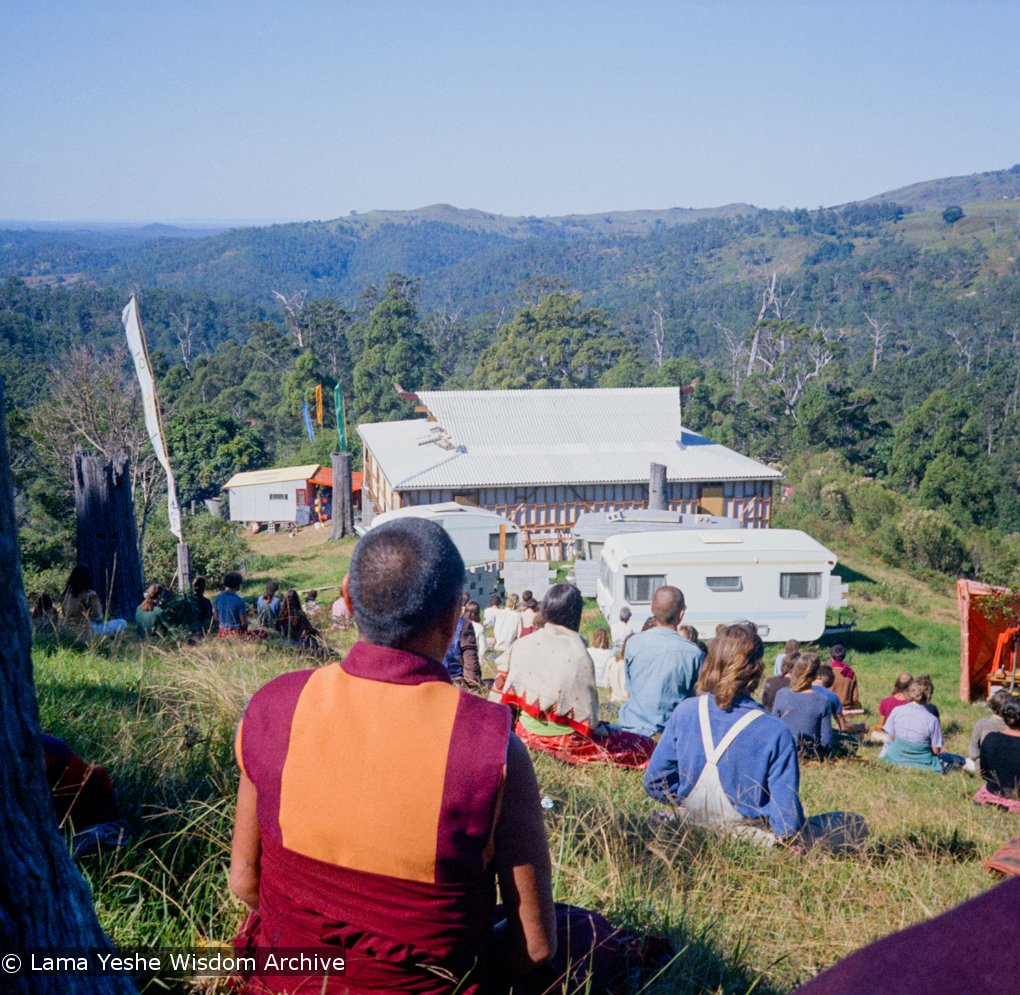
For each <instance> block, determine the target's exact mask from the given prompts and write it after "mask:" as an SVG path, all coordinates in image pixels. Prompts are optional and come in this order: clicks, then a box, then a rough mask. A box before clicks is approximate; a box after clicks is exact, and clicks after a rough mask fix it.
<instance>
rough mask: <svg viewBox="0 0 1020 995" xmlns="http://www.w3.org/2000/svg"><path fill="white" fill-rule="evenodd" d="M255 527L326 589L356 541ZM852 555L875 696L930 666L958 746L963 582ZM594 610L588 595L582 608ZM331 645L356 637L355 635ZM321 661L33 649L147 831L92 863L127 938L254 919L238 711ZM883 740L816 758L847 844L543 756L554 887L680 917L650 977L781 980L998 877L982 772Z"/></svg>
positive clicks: (45, 704)
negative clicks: (242, 820) (812, 848)
mask: <svg viewBox="0 0 1020 995" xmlns="http://www.w3.org/2000/svg"><path fill="white" fill-rule="evenodd" d="M251 545H252V556H251V558H250V563H249V567H250V574H249V583H248V585H247V587H246V593H251V594H253V593H254V592H255V591H256V590H257V589H258V587H259V586H260V584H261V582H262V581H264V580H265V579H267V578H269V577H276V578H277V579H279V580H281V581H282V582H283V584H284V585H286V586H297V587H302V588H304V587H309V586H317V587H320V588H323V589H325V588H326V587H327V586H328V585H330V584H335V583H336V581H337V578H338V575H339V574H340V573H341V572H342V571H343V570H344V569H345V567H346V561H347V559H348V558H349V554H350V550H351V548H352V545H351V543H343V544H339V545H332V544H328V543H327V542H326V541H325V534H324V533H323V532H317V531H316V530H312V529H309V530H305V531H304V532H302V533H301V534H300V535H299V536H298V537H296V538H291V537H289V536H279V535H278V536H273V537H269V536H259V537H256V538H254V539H253V540H252V541H251ZM841 559H842V561H843V565H842V566H841V569H842V570H843V573H844V576H845V578H846V579H848V580H849V582H850V597H851V602H852V604H853V606H854V607H855V608H857V610H858V612H859V619H860V621H859V625H858V628H857V630H856V631H855V632H854V633H853V634H852V635H850V636H849V637H847V638H844V640H843V641H844V642H845V643H846V644H847V645H848V646H849V648H850V650H851V658H852V662H853V664H854V666H855V668H856V669H857V672H858V675H859V679H860V683H861V688H862V697H863V699H864V703H865V705H866V706H867V707H868V708H869V709H870V710H871V712H872V714H874V710H875V708H876V706H877V703H878V700H879V699H880V698H881V697H882V696H884V695H885V693H886V692H887V689H888V688H889V687H890V686H891V684H892V681H893V679H894V677H895V676H896V675H897V674H898V673H899V672H900V671H901V670H904V669H907V670H910V671H912V672H914V673H918V672H924V671H928V672H930V673H931V674H932V675H933V677H934V680H935V685H936V701H937V703H938V705H939V707H940V708H941V709H942V716H943V725H944V730H945V733H946V740H947V747H948V749H950V750H954V751H957V752H962V751H964V750H965V746H966V741H967V737H968V735H969V731H970V728H971V726H972V725H973V723H974V721H975V720H976V719H977V718H978V717H980V716H981V715H982V714H984V710H983V709H982V708H981V707H980V706H973V705H965V704H963V703H961V702H959V701H958V700H957V699H956V695H955V687H956V683H957V678H958V660H959V641H958V640H959V635H958V629H957V626H956V624H955V622H954V610H953V600H952V591H951V590H950V589H949V585H948V584H946V585H942V586H939V587H934V588H933V587H930V586H927V585H925V584H923V583H922V582H920V581H917V580H915V579H914V578H911V577H908V576H906V575H903V574H900V573H899V572H898V571H896V570H893V569H891V568H888V567H880V566H879V565H878V564H876V563H875V562H873V561H872V560H871V559H869V558H868V557H866V556H862V555H857V554H855V553H854V552H853V551H850V552H843V553H841ZM887 596H888V597H891V598H892V599H893V600H895V601H897V602H900V603H901V604H899V605H893V604H890V603H889V601H888V600H886V598H887ZM329 597H330V596H329V595H327V596H325V597H323V598H322V599H320V600H322V601H323V602H324V603H328V601H329ZM596 616H597V613H596V612H594V611H589V612H588V613H587V618H586V626H591V625H593V624H594V623H595V622H596V621H597V617H596ZM335 645H336V648H337V649H338V650H339V651H341V652H342V651H343V649H344V647H345V642H344V641H341V640H336V641H335ZM309 665H311V664H310V661H309V660H308V659H306V658H302V657H300V656H298V655H296V654H294V653H293V652H291V651H288V650H286V649H283V648H280V647H277V646H274V645H271V644H266V645H259V646H247V645H245V646H240V645H237V644H232V643H229V644H225V643H224V642H219V641H216V640H212V641H208V642H206V643H204V644H201V645H198V646H193V647H189V646H181V647H177V646H173V645H168V646H163V647H153V646H146V645H141V644H138V643H137V642H135V641H133V640H129V641H126V642H124V643H122V644H120V645H116V646H110V645H95V646H92V647H89V648H84V649H83V648H73V647H69V646H57V645H52V644H43V645H39V646H38V647H37V649H36V652H35V667H36V681H37V686H38V692H39V704H40V710H41V715H42V721H43V727H44V728H45V729H46V730H47V731H49V732H51V733H54V734H56V735H58V736H61V737H63V738H65V739H67V740H68V741H69V742H70V743H71V744H72V745H73V746H74V747H75V749H76V750H77V751H78V752H79V753H80V754H81V755H83V756H84V757H86V758H87V759H89V760H92V761H96V762H101V763H104V764H106V765H107V766H108V767H109V768H110V770H111V773H112V775H113V778H114V780H115V782H116V784H117V788H118V791H119V794H120V797H121V801H122V803H123V805H124V808H125V811H126V814H127V817H128V819H129V821H130V823H131V825H132V827H133V829H134V830H135V832H136V834H137V837H136V842H135V843H134V845H133V846H132V847H131V848H130V849H129V850H127V851H124V852H121V853H118V854H115V855H112V856H108V857H102V858H97V857H93V858H88V859H86V860H85V862H84V864H83V870H84V872H85V873H86V876H87V877H88V878H89V881H90V883H91V885H92V887H93V889H94V894H95V896H96V904H97V909H98V911H99V915H100V917H101V919H102V922H103V925H104V926H105V927H106V929H107V930H109V932H110V933H111V935H112V936H113V937H114V939H115V941H116V942H118V943H121V944H133V943H137V944H143V945H158V944H164V945H174V944H193V943H194V944H198V943H206V942H212V941H225V940H228V939H229V938H230V936H231V935H232V934H233V931H234V930H235V929H236V928H237V925H238V923H239V922H240V919H241V908H240V906H239V904H238V903H237V902H235V901H234V900H232V899H231V898H230V897H229V895H228V893H227V889H226V864H227V857H228V847H229V833H230V825H231V812H232V805H233V802H232V795H233V792H234V790H235V784H236V773H235V767H234V762H233V759H232V754H231V738H232V734H233V729H234V726H235V724H236V722H237V718H238V716H239V715H240V712H241V709H242V708H243V706H244V703H245V701H246V700H247V698H248V696H249V695H250V694H251V693H252V691H254V690H255V689H256V688H257V687H258V686H259V685H260V684H261V683H262V682H264V681H265V680H266V679H268V678H269V677H271V676H273V675H274V674H277V673H280V672H283V671H285V670H288V669H294V668H299V667H307V666H309ZM609 712H610V714H609V717H612V714H611V709H609ZM876 753H877V747H871V746H866V747H864V748H863V749H862V755H861V757H860V758H859V759H857V760H852V761H845V762H841V763H837V764H827V765H811V766H806V767H805V768H804V770H803V773H802V795H803V799H804V803H805V808H806V810H807V811H808V812H809V813H818V812H822V811H828V810H833V809H848V810H853V811H857V812H860V813H861V814H863V815H864V816H865V817H866V819H867V820H868V823H869V825H870V826H871V830H872V836H871V840H870V843H869V845H868V848H867V850H866V851H865V853H864V854H863V855H861V856H859V857H857V858H855V859H852V860H848V859H839V858H836V857H830V856H825V855H822V854H810V855H808V856H806V857H799V856H796V855H793V854H790V853H785V852H775V851H772V852H763V851H760V850H757V849H755V848H753V847H750V846H748V845H746V844H741V843H738V842H735V841H727V840H721V839H719V838H717V837H715V836H713V835H711V834H706V833H704V832H702V831H700V830H689V831H680V830H678V829H676V828H675V827H672V826H670V825H669V824H667V823H664V822H663V821H661V819H660V818H659V813H660V812H661V811H663V809H662V808H661V807H660V806H657V805H656V804H654V803H652V802H651V801H650V800H648V799H647V798H646V797H645V796H644V794H643V792H642V791H641V787H640V776H639V775H638V774H636V773H635V772H631V771H622V770H609V769H605V768H598V767H591V768H588V769H580V770H579V769H574V768H570V767H567V766H565V765H562V764H559V763H557V762H556V761H554V760H552V759H551V758H548V757H543V756H539V757H537V758H536V769H537V772H538V777H539V781H540V785H541V789H542V791H543V793H544V794H545V795H546V796H548V798H550V799H551V800H552V807H551V808H550V809H549V810H548V812H547V829H548V832H549V839H550V846H551V852H552V855H553V862H554V872H555V890H556V897H557V898H559V899H563V900H567V901H573V902H578V903H582V904H587V905H590V906H592V907H595V908H597V909H599V910H601V911H603V912H605V913H606V914H607V915H609V916H610V917H611V918H613V919H614V920H616V921H619V922H626V923H631V924H633V925H636V926H638V927H640V928H645V929H649V930H653V931H657V932H667V933H669V934H670V936H671V937H672V938H673V939H674V941H675V943H676V944H677V947H678V949H679V950H680V951H681V953H680V957H679V959H678V961H677V963H676V964H674V965H673V966H672V967H671V968H670V969H669V971H667V973H666V974H665V975H664V976H663V977H662V978H660V979H659V980H658V981H657V982H656V983H655V984H654V985H653V986H652V987H651V988H649V989H647V990H648V991H649V992H661V993H666V992H692V993H693V992H748V991H751V990H752V989H753V990H754V991H756V992H765V993H778V992H783V991H787V990H789V989H790V987H791V986H793V985H794V984H795V983H797V982H798V981H801V980H803V979H806V978H808V977H810V976H811V975H813V974H814V973H816V972H817V971H818V970H820V969H821V968H824V967H825V966H827V965H828V964H831V963H832V962H833V961H835V960H836V959H838V958H839V957H841V956H843V955H845V954H846V953H849V952H850V951H851V950H853V949H855V948H856V947H858V946H860V945H862V944H864V943H866V942H868V941H869V940H871V939H873V938H875V937H878V936H881V935H883V934H885V933H888V932H889V931H891V930H895V929H898V928H901V927H902V926H905V925H907V924H909V923H911V922H915V921H918V920H919V919H922V918H924V917H926V916H930V915H934V914H937V913H938V912H940V911H942V910H944V909H946V908H949V907H950V906H952V905H953V904H955V903H957V902H959V901H960V900H962V899H964V898H967V897H969V896H972V895H974V894H977V893H979V892H980V891H982V890H983V889H986V888H988V887H989V886H990V885H991V884H992V879H991V878H990V877H989V875H988V874H987V873H986V872H985V871H984V870H983V869H982V867H981V861H982V860H983V859H984V858H985V857H986V856H987V855H989V854H990V853H992V852H993V851H994V850H995V849H997V848H998V846H999V845H1001V843H1002V842H1004V841H1005V840H1006V839H1007V838H1009V837H1010V836H1012V835H1015V833H1016V831H1017V830H1016V826H1015V819H1014V818H1012V817H1010V816H1008V815H1006V814H1004V813H1000V812H997V811H991V810H988V809H980V808H978V807H976V806H974V805H972V804H971V802H970V801H969V796H970V795H971V794H973V792H974V791H975V790H976V788H977V786H978V784H977V781H976V780H975V779H973V778H969V777H967V776H965V775H962V774H957V775H954V776H946V777H942V776H938V775H934V774H927V773H923V772H917V773H915V772H910V771H904V770H892V769H888V768H885V767H883V766H881V765H880V764H879V763H878V762H877V758H876Z"/></svg>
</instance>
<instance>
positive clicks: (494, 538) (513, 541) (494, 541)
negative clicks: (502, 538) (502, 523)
mask: <svg viewBox="0 0 1020 995" xmlns="http://www.w3.org/2000/svg"><path fill="white" fill-rule="evenodd" d="M516 548H517V533H516V532H510V531H509V530H508V531H507V534H506V549H507V552H509V551H510V550H511V549H516ZM489 549H491V550H493V551H495V550H498V549H499V533H498V532H490V533H489Z"/></svg>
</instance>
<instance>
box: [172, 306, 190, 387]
mask: <svg viewBox="0 0 1020 995" xmlns="http://www.w3.org/2000/svg"><path fill="white" fill-rule="evenodd" d="M170 320H171V321H172V322H173V327H174V334H175V335H176V336H177V343H178V345H179V346H180V347H181V362H182V363H183V364H184V368H185V369H186V370H187V371H188V373H189V374H190V373H191V360H192V357H193V356H194V337H195V332H196V329H195V328H193V327H192V325H191V315H190V314H186V315H184V317H183V318H182V317H181V316H180V315H178V314H174V313H173V312H172V311H171V312H170Z"/></svg>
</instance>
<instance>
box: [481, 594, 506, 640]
mask: <svg viewBox="0 0 1020 995" xmlns="http://www.w3.org/2000/svg"><path fill="white" fill-rule="evenodd" d="M501 604H502V600H501V599H500V596H499V595H498V594H494V595H492V597H491V598H489V607H488V608H486V609H485V611H484V612H482V625H484V626H485V628H486V629H487V630H488V631H489V632H492V629H493V626H494V625H495V624H496V616H497V615H499V609H500V605H501Z"/></svg>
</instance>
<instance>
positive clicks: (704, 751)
mask: <svg viewBox="0 0 1020 995" xmlns="http://www.w3.org/2000/svg"><path fill="white" fill-rule="evenodd" d="M764 662H765V647H764V645H763V643H762V641H761V638H760V637H759V636H758V632H757V629H756V628H755V626H754V624H753V623H751V622H737V623H735V624H733V625H728V626H726V627H725V628H724V629H723V630H722V631H721V632H720V633H719V634H718V635H717V636H716V637H715V639H713V640H712V644H711V646H710V648H709V651H708V657H707V659H706V660H705V664H704V667H703V668H702V671H701V675H700V677H699V679H698V683H697V691H698V696H697V697H696V698H690V699H687V700H685V701H682V702H681V703H680V704H679V705H678V706H677V707H676V710H675V711H674V712H673V714H672V715H671V716H670V718H669V721H668V722H667V723H666V728H665V730H664V731H663V734H662V739H661V740H660V741H659V745H658V746H657V747H656V748H655V752H654V753H653V754H652V759H651V761H650V762H649V764H648V768H647V770H646V771H645V774H644V779H643V785H644V789H645V792H646V793H647V794H648V795H649V796H650V797H652V798H654V799H655V800H656V801H661V802H665V803H667V804H671V805H677V806H679V811H680V813H681V815H682V817H683V818H684V819H686V820H688V821H690V822H693V823H694V824H697V825H703V826H710V827H716V828H720V829H731V830H736V831H738V832H744V833H746V832H748V831H750V833H751V836H752V838H753V839H756V840H760V841H762V842H766V843H775V842H778V841H785V842H788V843H791V844H793V845H795V846H796V847H798V848H806V847H809V846H813V845H815V844H823V845H825V846H827V847H828V848H831V849H834V850H843V849H848V848H853V847H855V846H856V845H858V844H859V843H860V841H861V840H862V839H863V838H864V837H865V836H866V835H867V827H866V826H865V824H864V820H863V819H861V817H860V816H858V815H854V814H853V813H844V812H829V813H826V814H824V815H820V816H814V817H812V818H810V819H805V817H804V810H803V808H802V807H801V802H800V769H799V767H798V763H797V746H796V743H795V741H794V738H793V735H792V734H791V733H790V731H789V730H788V729H787V728H786V727H785V726H784V725H783V723H782V722H780V721H779V720H778V719H777V718H775V717H774V716H772V715H769V714H768V712H766V711H765V709H764V708H762V706H761V705H759V704H758V703H757V702H756V701H753V700H752V698H751V695H752V694H753V693H754V691H755V689H756V688H757V687H758V684H759V682H760V681H761V678H762V673H763V672H764Z"/></svg>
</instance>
